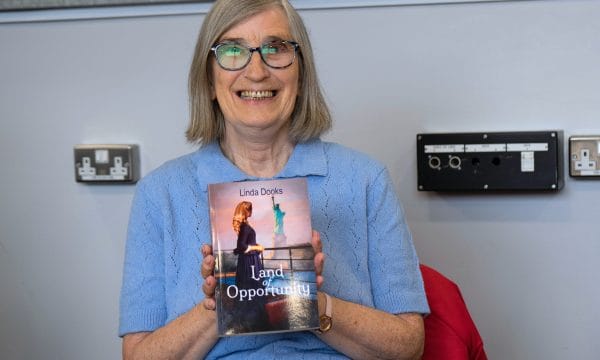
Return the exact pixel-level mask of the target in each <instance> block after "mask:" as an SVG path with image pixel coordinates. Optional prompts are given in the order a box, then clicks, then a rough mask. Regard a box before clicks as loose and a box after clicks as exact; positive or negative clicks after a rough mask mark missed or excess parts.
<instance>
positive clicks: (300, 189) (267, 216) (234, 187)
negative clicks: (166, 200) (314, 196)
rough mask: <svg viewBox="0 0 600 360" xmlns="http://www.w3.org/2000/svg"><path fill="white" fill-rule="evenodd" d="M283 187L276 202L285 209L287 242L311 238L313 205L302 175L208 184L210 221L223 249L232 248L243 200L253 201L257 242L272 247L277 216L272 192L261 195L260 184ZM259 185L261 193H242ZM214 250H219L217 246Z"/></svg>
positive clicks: (253, 224) (301, 241) (261, 185)
mask: <svg viewBox="0 0 600 360" xmlns="http://www.w3.org/2000/svg"><path fill="white" fill-rule="evenodd" d="M275 187H276V188H279V189H283V194H275V195H274V196H275V203H276V204H279V206H280V209H281V210H282V211H283V212H285V216H284V218H283V224H284V231H285V235H286V236H287V243H288V245H295V244H302V243H306V242H310V240H311V229H312V228H311V224H310V205H309V203H308V197H307V193H306V183H305V181H304V179H303V178H296V179H281V180H269V181H244V182H235V183H223V184H212V185H210V187H209V197H210V205H211V209H210V212H211V214H210V215H211V222H213V232H215V235H216V237H217V239H218V240H219V242H220V243H221V247H220V249H221V250H227V249H233V248H235V246H236V241H237V235H236V233H235V231H234V230H233V227H232V220H233V212H234V210H235V207H236V206H237V204H238V203H240V202H241V201H250V202H251V203H252V216H251V217H250V218H249V223H250V226H252V227H253V228H254V230H255V231H256V242H257V243H259V244H261V245H263V246H265V247H271V246H272V244H273V228H274V227H275V217H274V215H273V203H272V201H271V195H260V191H261V188H264V189H273V188H275ZM251 189H256V190H257V191H258V192H259V195H258V196H240V191H241V192H242V194H243V193H244V192H245V190H251ZM215 250H218V249H217V247H216V246H215Z"/></svg>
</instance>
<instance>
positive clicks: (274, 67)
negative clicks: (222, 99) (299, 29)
mask: <svg viewBox="0 0 600 360" xmlns="http://www.w3.org/2000/svg"><path fill="white" fill-rule="evenodd" d="M273 42H282V43H286V44H290V45H292V46H293V47H294V56H292V61H290V63H289V64H287V65H285V66H273V65H270V64H269V63H267V61H266V60H265V58H264V55H263V53H262V52H261V51H260V49H262V47H263V46H265V45H268V44H270V43H273ZM232 44H235V45H237V46H240V47H243V48H246V49H247V50H248V54H249V55H248V58H247V59H246V62H245V63H244V65H242V66H241V67H239V68H235V69H231V68H227V67H225V66H223V65H222V64H221V62H220V61H219V56H218V55H217V51H218V49H219V47H221V46H224V45H232ZM299 48H300V44H298V43H297V42H295V41H292V40H276V41H269V42H266V43H264V44H261V45H260V46H257V47H249V46H245V45H242V44H238V43H231V42H222V43H217V44H215V45H213V47H211V48H210V51H212V53H213V55H214V56H215V59H216V60H217V64H219V67H220V68H221V69H223V70H227V71H239V70H242V69H243V68H245V67H246V66H248V64H250V61H251V60H252V54H253V53H254V52H255V51H257V52H258V54H259V55H260V59H261V60H262V62H263V63H264V64H265V65H267V66H268V67H270V68H272V69H285V68H287V67H290V66H292V64H293V63H294V61H295V60H296V54H297V53H298V49H299Z"/></svg>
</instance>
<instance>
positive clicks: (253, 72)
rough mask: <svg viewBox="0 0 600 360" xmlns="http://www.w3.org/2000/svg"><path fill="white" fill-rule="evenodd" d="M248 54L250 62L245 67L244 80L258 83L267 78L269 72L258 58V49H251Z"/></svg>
mask: <svg viewBox="0 0 600 360" xmlns="http://www.w3.org/2000/svg"><path fill="white" fill-rule="evenodd" d="M253 50H254V51H252V53H251V54H250V62H249V63H248V65H247V66H246V68H245V69H244V70H245V76H246V78H248V79H250V80H253V81H260V80H263V79H265V78H267V77H269V75H270V72H269V69H267V64H265V63H264V62H263V60H262V58H261V57H260V49H253Z"/></svg>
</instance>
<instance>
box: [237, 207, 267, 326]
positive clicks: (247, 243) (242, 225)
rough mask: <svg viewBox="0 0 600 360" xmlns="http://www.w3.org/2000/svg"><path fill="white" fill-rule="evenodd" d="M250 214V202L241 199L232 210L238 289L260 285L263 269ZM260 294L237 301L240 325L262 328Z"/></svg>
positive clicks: (262, 316) (263, 321)
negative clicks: (235, 236)
mask: <svg viewBox="0 0 600 360" xmlns="http://www.w3.org/2000/svg"><path fill="white" fill-rule="evenodd" d="M250 216H252V203H251V202H249V201H242V202H240V203H239V204H237V206H236V207H235V211H234V213H233V230H234V231H235V232H236V233H237V234H238V238H237V246H236V248H235V249H234V250H233V253H234V254H236V255H237V256H238V260H237V268H236V271H235V285H236V286H237V288H238V289H262V288H263V285H262V281H261V280H260V279H259V280H256V278H258V275H259V273H260V271H261V270H263V265H262V261H261V259H260V254H261V253H262V252H263V249H264V248H263V246H262V245H259V244H257V243H256V232H255V231H254V229H253V228H252V226H250V224H249V223H248V218H249V217H250ZM264 305H265V300H264V297H263V296H256V297H254V298H253V299H252V300H243V301H240V302H239V304H238V305H237V310H238V311H239V312H238V313H237V315H238V319H239V325H240V326H241V327H242V328H245V329H247V330H254V331H257V330H265V329H264V327H265V326H267V317H266V313H265V308H264Z"/></svg>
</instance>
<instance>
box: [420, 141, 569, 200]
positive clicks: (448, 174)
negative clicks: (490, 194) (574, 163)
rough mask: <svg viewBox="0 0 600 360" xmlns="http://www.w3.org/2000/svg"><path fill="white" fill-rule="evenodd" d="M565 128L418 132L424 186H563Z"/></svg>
mask: <svg viewBox="0 0 600 360" xmlns="http://www.w3.org/2000/svg"><path fill="white" fill-rule="evenodd" d="M562 137H563V134H562V131H526V132H489V133H440V134H434V133H432V134H417V167H418V169H417V170H418V189H419V190H421V191H493V190H515V191H517V190H559V189H561V188H562V186H563V183H564V180H563V174H562V168H563V166H562V159H563V153H562Z"/></svg>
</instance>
